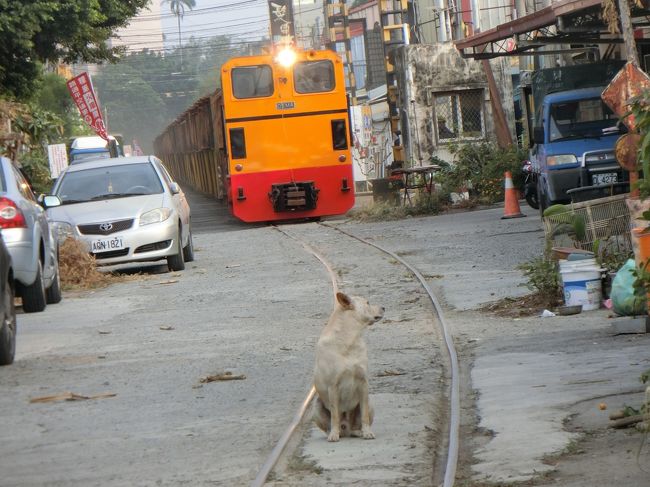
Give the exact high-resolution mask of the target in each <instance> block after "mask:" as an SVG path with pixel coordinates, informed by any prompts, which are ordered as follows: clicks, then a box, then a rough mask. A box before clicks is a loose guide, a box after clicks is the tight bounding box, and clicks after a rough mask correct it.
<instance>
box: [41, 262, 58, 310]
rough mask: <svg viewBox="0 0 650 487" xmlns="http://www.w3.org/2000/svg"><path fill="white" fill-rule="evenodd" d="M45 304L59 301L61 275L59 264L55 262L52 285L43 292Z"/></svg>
mask: <svg viewBox="0 0 650 487" xmlns="http://www.w3.org/2000/svg"><path fill="white" fill-rule="evenodd" d="M45 297H46V301H47V304H56V303H59V302H61V275H60V274H59V264H58V263H57V264H56V269H55V271H54V278H53V279H52V285H51V286H50V287H49V288H48V289H47V291H46V292H45Z"/></svg>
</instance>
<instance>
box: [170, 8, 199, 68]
mask: <svg viewBox="0 0 650 487" xmlns="http://www.w3.org/2000/svg"><path fill="white" fill-rule="evenodd" d="M162 3H168V4H169V10H171V12H172V13H173V14H174V15H175V16H176V21H177V22H178V48H179V50H180V55H181V71H182V70H183V39H182V37H181V20H182V19H183V16H184V15H185V8H186V7H187V8H188V9H190V10H192V9H193V8H194V7H195V6H196V1H195V0H163V2H162Z"/></svg>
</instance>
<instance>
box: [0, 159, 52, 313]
mask: <svg viewBox="0 0 650 487" xmlns="http://www.w3.org/2000/svg"><path fill="white" fill-rule="evenodd" d="M53 202H54V204H55V203H56V198H54V199H53ZM0 228H1V229H2V237H3V239H4V241H5V244H6V245H7V249H8V250H9V253H10V254H11V260H12V261H13V271H14V279H15V282H16V294H17V295H18V296H20V297H21V298H22V301H23V311H25V312H26V313H33V312H38V311H43V310H44V309H45V306H46V305H47V304H52V303H58V302H59V301H61V281H60V278H59V260H58V246H57V242H56V239H55V238H53V237H52V231H51V228H50V223H49V222H48V221H47V216H46V214H45V210H44V209H43V207H42V206H41V205H40V204H39V203H38V201H37V199H36V197H35V196H34V193H33V192H32V188H31V187H30V185H29V183H28V182H27V180H26V179H25V178H24V176H23V175H22V173H21V172H20V171H19V170H18V168H17V167H16V166H15V165H14V164H13V163H12V162H11V161H10V160H9V159H7V158H6V157H0Z"/></svg>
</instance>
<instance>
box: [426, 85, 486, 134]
mask: <svg viewBox="0 0 650 487" xmlns="http://www.w3.org/2000/svg"><path fill="white" fill-rule="evenodd" d="M434 96H435V102H436V104H435V115H436V123H435V125H436V134H437V135H438V141H440V142H451V141H454V140H462V139H480V138H483V137H484V136H485V128H484V123H483V118H484V116H483V90H466V91H458V92H453V93H435V94H434Z"/></svg>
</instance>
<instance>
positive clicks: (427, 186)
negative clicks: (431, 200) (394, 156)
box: [391, 164, 440, 206]
mask: <svg viewBox="0 0 650 487" xmlns="http://www.w3.org/2000/svg"><path fill="white" fill-rule="evenodd" d="M438 170H440V166H438V165H437V164H432V165H430V166H416V167H408V168H404V169H395V170H393V171H392V172H391V175H392V176H399V177H401V178H402V185H403V188H404V199H403V204H404V205H406V202H407V201H408V202H409V205H411V206H412V205H413V202H412V201H411V195H410V194H409V190H410V189H424V190H425V191H426V192H427V193H428V194H429V196H431V193H432V192H433V175H434V174H435V172H436V171H438Z"/></svg>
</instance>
